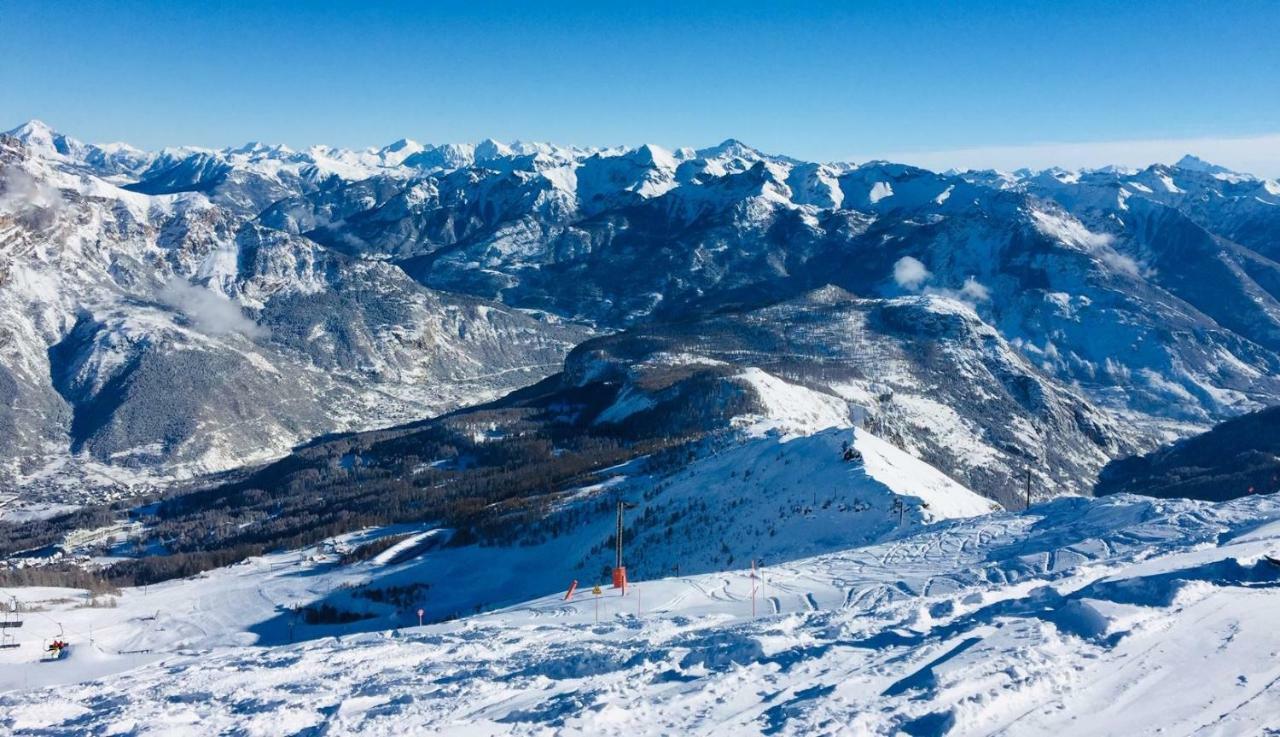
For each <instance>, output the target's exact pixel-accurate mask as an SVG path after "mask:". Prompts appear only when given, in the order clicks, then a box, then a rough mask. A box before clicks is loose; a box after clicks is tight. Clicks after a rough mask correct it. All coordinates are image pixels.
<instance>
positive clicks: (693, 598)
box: [0, 496, 1280, 735]
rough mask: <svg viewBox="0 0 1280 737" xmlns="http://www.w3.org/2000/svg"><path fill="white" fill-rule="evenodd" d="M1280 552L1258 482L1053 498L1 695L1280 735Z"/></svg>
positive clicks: (363, 720) (280, 711)
mask: <svg viewBox="0 0 1280 737" xmlns="http://www.w3.org/2000/svg"><path fill="white" fill-rule="evenodd" d="M1277 548H1280V501H1278V500H1276V499H1273V498H1271V497H1250V498H1245V499H1240V500H1236V501H1233V502H1229V503H1225V504H1221V505H1213V504H1208V503H1203V502H1188V501H1164V500H1151V499H1144V498H1138V497H1131V496H1120V497H1110V498H1106V499H1101V500H1086V499H1078V498H1072V499H1060V500H1057V501H1054V502H1051V503H1047V504H1044V505H1040V506H1037V507H1034V508H1033V509H1032V510H1030V511H1028V512H1026V513H1020V514H1011V513H1003V512H1002V513H995V514H990V515H984V516H979V517H972V518H966V519H957V520H946V521H942V522H940V523H936V524H933V525H928V526H920V527H916V528H914V529H913V530H911V531H904V534H901V535H898V536H895V537H892V538H890V539H887V540H885V541H883V542H879V543H876V544H873V545H869V546H865V547H859V548H855V549H851V550H847V551H843V552H838V553H832V554H827V555H820V556H815V557H811V558H804V559H798V560H793V561H790V562H787V563H780V564H777V565H770V566H766V567H764V568H763V569H762V570H761V576H760V578H758V579H753V578H752V577H751V572H750V569H749V568H743V569H739V570H731V571H725V572H713V573H706V574H700V575H693V576H680V577H669V578H663V579H658V580H651V581H642V582H639V583H638V585H636V586H634V587H632V588H631V589H630V590H629V591H628V592H627V594H626V595H625V596H623V595H621V594H620V592H618V591H616V590H611V589H606V590H605V592H604V595H602V596H601V597H599V598H598V599H597V598H596V597H595V596H593V595H592V594H591V593H590V590H589V589H588V590H585V591H580V592H579V593H578V594H577V595H576V596H575V598H574V600H573V601H565V600H564V598H563V595H562V594H552V595H548V596H543V597H539V598H535V599H531V600H529V601H526V602H523V603H520V604H517V605H514V606H511V607H507V608H504V609H501V610H498V611H494V612H490V613H486V614H483V615H479V616H474V617H470V618H465V619H462V620H458V621H455V622H450V623H445V624H439V625H428V626H426V627H422V628H417V627H411V628H401V629H394V630H387V631H381V632H365V633H358V634H351V635H342V636H338V637H330V638H322V639H317V640H310V641H307V642H303V643H299V644H294V645H280V646H273V647H259V646H246V645H242V644H237V643H235V642H234V641H231V640H224V641H223V643H222V644H218V645H210V646H203V647H198V648H191V649H187V650H179V651H176V652H168V653H165V654H164V655H163V656H161V657H159V658H158V659H157V660H156V662H151V663H147V664H142V665H139V666H138V667H134V668H132V669H130V670H127V671H126V672H123V673H120V674H118V675H116V676H113V677H112V678H110V679H102V680H98V681H92V682H88V683H82V684H79V685H75V686H71V685H63V686H60V687H57V688H47V689H41V688H35V687H32V688H27V689H22V688H19V689H18V690H13V691H9V692H8V693H5V694H3V695H0V728H2V729H3V730H4V731H6V732H9V733H13V734H16V735H22V734H48V733H61V732H80V733H95V734H120V733H130V734H139V735H149V734H215V733H224V732H229V733H236V734H294V733H308V734H310V733H327V734H404V733H431V734H452V735H487V734H512V735H517V734H518V735H526V734H528V735H532V734H584V735H613V734H617V735H651V734H652V735H658V734H726V733H732V734H740V735H754V734H761V735H769V734H806V735H808V734H831V735H837V734H851V735H862V734H872V735H893V734H907V735H941V734H951V735H970V734H973V735H978V734H983V735H986V734H1002V735H1041V734H1049V733H1058V734H1080V735H1139V734H1157V733H1158V734H1162V735H1242V734H1266V733H1268V730H1277V729H1280V709H1278V708H1277V705H1278V704H1280V656H1278V655H1280V630H1277V628H1276V627H1275V622H1276V621H1277V616H1280V588H1277V587H1280V566H1276V565H1275V564H1273V563H1270V562H1268V561H1267V560H1266V558H1265V557H1264V556H1265V555H1267V554H1271V553H1274V552H1275V551H1276V550H1277ZM219 573H220V574H221V573H222V572H219ZM218 580H220V579H218V578H217V577H216V576H214V577H211V578H210V581H218ZM174 585H175V586H181V585H183V584H182V583H177V584H174ZM208 585H209V584H206V587H208ZM219 585H221V584H219ZM753 586H754V587H755V589H756V593H755V596H754V597H753V596H752V589H753ZM227 594H228V595H230V596H232V598H236V599H239V597H240V595H243V592H240V594H239V595H236V594H233V593H232V592H230V591H228V592H227ZM753 598H754V602H755V609H756V614H755V616H753V615H752V603H753ZM597 606H598V607H599V610H598V615H597ZM597 616H598V618H599V621H598V622H597V621H596V620H597ZM82 662H83V661H81V660H79V653H76V654H75V656H73V658H72V659H71V660H69V661H67V662H65V663H61V664H56V665H41V666H32V667H31V669H34V668H43V669H46V670H57V669H65V670H66V671H68V672H72V673H74V672H75V669H76V668H79V667H82V665H81V663H82ZM90 662H91V661H90ZM9 670H10V669H6V672H8V671H9ZM93 675H94V674H92V673H87V674H86V677H93ZM33 685H34V684H33ZM12 687H13V686H12V685H11V686H9V688H12ZM308 730H314V731H310V732H309V731H308Z"/></svg>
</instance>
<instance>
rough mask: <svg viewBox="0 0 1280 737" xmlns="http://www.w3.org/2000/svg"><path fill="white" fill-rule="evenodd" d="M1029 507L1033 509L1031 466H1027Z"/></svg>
mask: <svg viewBox="0 0 1280 737" xmlns="http://www.w3.org/2000/svg"><path fill="white" fill-rule="evenodd" d="M1027 509H1031V466H1027Z"/></svg>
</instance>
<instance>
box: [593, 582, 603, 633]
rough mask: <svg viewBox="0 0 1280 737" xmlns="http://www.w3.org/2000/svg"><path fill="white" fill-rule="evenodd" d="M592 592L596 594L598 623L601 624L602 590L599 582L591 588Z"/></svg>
mask: <svg viewBox="0 0 1280 737" xmlns="http://www.w3.org/2000/svg"><path fill="white" fill-rule="evenodd" d="M591 593H592V594H595V600H596V624H600V593H601V591H600V586H599V584H597V585H596V587H595V588H593V589H591Z"/></svg>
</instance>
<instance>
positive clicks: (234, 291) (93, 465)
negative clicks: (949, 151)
mask: <svg viewBox="0 0 1280 737" xmlns="http://www.w3.org/2000/svg"><path fill="white" fill-rule="evenodd" d="M0 253H2V254H3V256H4V259H3V262H0V313H2V314H3V321H2V322H0V383H3V385H4V386H5V387H6V388H7V391H5V392H4V395H5V399H6V401H4V402H2V403H0V430H3V431H4V432H3V433H2V434H0V437H3V440H0V463H3V467H2V471H0V472H2V473H3V475H4V479H5V482H4V483H5V484H6V485H10V486H13V487H15V488H18V489H20V490H21V491H22V493H23V494H27V495H30V494H31V493H34V492H32V491H31V490H32V489H37V488H45V489H53V490H51V491H49V493H48V494H47V495H46V497H47V498H49V499H59V500H68V501H74V500H73V499H67V497H66V496H65V495H66V491H65V489H54V488H53V487H54V486H56V484H54V482H53V479H55V478H57V479H63V480H65V479H68V478H73V479H75V480H76V481H75V482H74V483H75V485H76V486H77V488H80V487H81V481H82V480H90V479H96V480H97V483H98V486H102V485H103V484H105V485H106V486H107V487H108V488H120V487H124V486H128V485H129V484H130V483H137V482H139V481H145V480H148V479H151V480H165V479H172V478H180V477H185V476H191V475H197V474H201V473H206V472H211V471H219V470H225V469H229V468H235V467H238V466H242V465H245V464H248V463H252V462H256V461H259V460H263V459H266V458H269V457H272V456H277V455H280V454H282V453H284V452H286V451H287V450H288V449H289V448H290V447H291V446H292V445H294V444H297V443H299V442H302V441H304V440H307V439H309V438H311V437H314V436H317V435H321V434H323V433H327V432H332V431H337V430H351V429H361V428H369V427H375V426H382V425H388V424H394V423H397V422H402V421H407V420H410V419H416V418H420V417H425V416H429V415H432V414H436V413H438V412H440V411H443V410H446V409H451V408H454V407H458V406H462V405H465V404H471V403H475V402H477V401H481V400H485V399H489V398H492V397H495V396H497V395H499V394H501V393H504V392H505V391H508V390H511V389H514V388H516V387H519V386H521V385H525V384H529V383H532V382H533V381H535V380H537V379H539V378H542V377H544V376H546V375H549V374H551V373H554V372H556V371H559V370H561V361H562V360H563V358H564V357H565V355H566V354H567V353H568V351H569V350H570V348H572V347H573V346H574V345H576V344H578V343H580V342H581V341H582V340H583V339H585V338H588V337H589V336H590V335H591V334H593V333H599V332H614V331H619V330H621V331H627V332H623V333H621V335H619V336H617V337H616V340H617V341H622V342H626V341H642V340H644V339H645V338H644V336H645V335H646V334H647V333H646V331H649V333H652V332H653V331H655V330H657V331H659V332H661V326H668V325H673V324H675V325H678V324H682V323H684V322H687V321H689V320H690V319H697V320H711V321H715V320H719V321H720V322H719V323H718V324H716V326H715V327H716V330H715V331H712V332H711V333H710V334H709V335H707V336H699V338H698V343H697V345H686V346H682V347H681V350H682V351H684V353H686V354H689V355H695V356H701V357H702V358H707V359H712V360H715V361H721V362H728V363H731V364H733V365H734V366H735V370H742V371H746V370H749V369H756V370H761V371H764V372H766V373H768V372H769V371H770V370H771V371H772V373H768V375H769V376H771V377H773V378H775V379H776V378H779V376H781V377H783V378H785V379H786V380H787V381H789V382H793V383H796V384H797V385H800V386H803V387H805V388H806V390H811V391H817V392H819V393H820V394H822V395H823V396H826V397H830V398H831V399H832V400H833V401H835V402H837V403H839V405H840V406H842V407H845V408H846V410H847V414H848V416H850V417H868V416H871V417H876V416H880V417H883V416H884V415H885V414H886V413H885V411H883V409H882V408H879V404H880V402H879V395H880V394H882V393H883V392H882V391H881V390H883V389H887V388H892V390H893V392H895V393H896V394H897V396H900V397H926V398H931V401H933V402H934V403H935V404H937V405H938V406H937V407H931V408H930V410H929V412H924V411H923V410H920V411H919V412H917V414H916V415H915V416H914V419H912V420H907V419H904V420H902V421H901V426H900V428H899V429H900V431H901V434H902V438H901V442H902V443H903V444H904V446H907V447H912V448H915V449H916V450H917V451H918V452H919V453H921V454H923V455H929V456H930V458H931V460H934V461H935V462H936V463H938V464H939V465H940V466H941V467H942V468H943V470H946V471H947V472H949V473H952V474H953V475H956V476H958V477H962V478H964V479H965V480H966V482H967V483H970V484H971V485H973V486H974V487H975V489H977V490H978V491H980V492H982V493H987V494H990V495H996V496H1000V495H1001V493H1002V492H1001V491H1000V490H1001V489H1002V488H1004V487H1006V486H1008V481H1009V480H1008V478H1007V476H1010V475H1012V474H1014V473H1016V472H1018V467H1019V466H1022V465H1025V464H1027V463H1028V462H1030V463H1031V464H1032V465H1035V466H1036V473H1037V474H1039V475H1040V476H1042V477H1043V479H1044V484H1043V486H1042V488H1046V489H1048V488H1052V489H1058V490H1087V489H1088V488H1089V487H1090V485H1091V483H1092V477H1093V475H1094V474H1096V472H1097V470H1098V469H1099V468H1101V466H1102V465H1103V464H1104V463H1105V462H1106V461H1107V460H1108V459H1110V458H1112V457H1115V456H1117V455H1123V454H1127V453H1131V452H1134V451H1136V450H1141V449H1144V448H1147V447H1152V446H1154V444H1155V443H1156V442H1157V441H1161V440H1167V439H1170V438H1172V437H1175V436H1178V435H1185V434H1188V433H1190V432H1192V431H1194V430H1198V429H1202V428H1204V427H1207V426H1208V425H1209V424H1211V423H1212V422H1214V421H1217V420H1220V419H1224V418H1227V417H1231V416H1234V415H1237V414H1240V413H1242V412H1245V411H1249V410H1253V409H1257V408H1260V407H1262V406H1266V405H1269V404H1273V403H1276V401H1277V399H1278V398H1280V380H1278V379H1277V378H1276V377H1277V375H1278V374H1280V264H1278V263H1277V259H1280V184H1278V183H1277V182H1275V181H1268V180H1261V179H1257V178H1255V177H1251V176H1247V175H1243V174H1238V173H1234V172H1229V171H1226V170H1223V169H1221V168H1219V167H1214V166H1212V165H1210V164H1206V163H1205V162H1202V161H1200V160H1198V159H1194V158H1192V157H1188V158H1185V159H1183V160H1182V161H1180V162H1178V163H1177V164H1174V165H1171V166H1166V165H1153V166H1151V167H1148V168H1146V169H1142V170H1138V171H1123V170H1115V169H1108V170H1095V171H1085V172H1065V171H1043V172H1014V173H1000V172H961V173H957V172H947V173H934V172H929V171H925V170H922V169H918V168H914V167H910V166H905V165H900V164H892V163H887V162H870V163H866V164H861V165H853V164H843V163H830V164H818V163H808V162H801V161H797V160H794V159H791V158H787V157H784V156H775V155H769V154H764V153H761V152H759V151H756V150H755V149H752V148H750V147H749V146H746V145H744V144H742V143H740V142H737V141H733V140H729V141H726V142H724V143H722V144H720V145H718V146H714V147H710V148H704V149H697V150H694V149H679V150H675V151H668V150H664V149H662V148H660V147H657V146H648V145H647V146H641V147H639V148H634V149H628V148H614V149H606V150H589V149H578V148H569V147H558V146H551V145H545V144H524V143H517V144H511V145H505V144H500V143H497V142H494V141H485V142H482V143H479V144H475V145H444V146H433V145H422V144H418V143H415V142H413V141H409V140H401V141H397V142H396V143H394V144H391V145H389V146H386V147H384V148H381V149H369V150H364V151H348V150H341V149H334V148H330V147H312V148H309V149H307V150H305V151H293V150H290V149H288V148H286V147H282V146H265V145H262V144H256V143H255V144H248V145H245V146H242V147H239V148H233V149H230V148H229V149H222V150H208V149H196V148H180V149H166V150H162V151H158V152H144V151H140V150H138V149H134V148H131V147H129V146H126V145H123V144H109V145H93V144H85V143H81V142H79V141H76V140H74V139H72V138H70V137H68V136H65V135H62V134H60V133H57V132H55V131H53V130H51V129H50V128H49V127H48V126H45V125H43V124H41V123H38V122H34V121H33V122H31V123H28V124H26V125H24V126H21V127H19V128H17V129H14V130H13V131H10V132H9V133H8V134H6V135H5V136H4V137H0ZM828 285H831V286H833V287H835V288H837V292H834V293H827V292H824V291H823V290H824V289H825V288H826V287H827V286H828ZM823 294H827V295H828V297H829V296H830V294H839V295H843V296H840V297H838V298H827V299H825V301H824V299H823V298H820V297H819V298H815V296H814V295H823ZM795 300H801V301H804V300H808V301H809V303H808V306H807V307H805V308H804V309H802V310H800V312H799V313H795V312H790V311H788V308H785V307H778V308H773V309H775V312H774V313H770V312H768V310H769V309H770V308H769V307H768V306H769V305H777V304H784V303H792V302H793V301H795ZM851 300H852V301H851ZM857 300H866V301H865V302H857ZM761 310H764V312H761ZM703 316H705V317H703ZM760 320H772V321H774V322H773V323H772V326H773V328H774V329H775V333H777V334H776V335H775V336H773V338H772V339H773V340H774V341H776V342H777V345H775V346H773V348H771V350H773V349H779V350H785V349H787V348H788V344H789V343H790V342H792V341H793V336H800V335H802V334H801V333H797V332H793V331H792V328H793V325H794V323H793V322H792V321H798V320H804V321H805V324H806V325H807V326H811V327H813V329H814V332H815V334H820V335H823V336H827V337H826V338H824V339H823V340H826V339H827V338H830V337H832V336H836V337H839V336H848V337H850V338H851V339H853V340H852V342H851V343H849V344H848V345H847V346H845V347H843V348H840V349H839V350H836V352H838V353H841V354H842V357H843V358H842V360H844V361H845V364H844V368H842V369H841V371H856V373H857V375H856V376H854V375H852V374H848V375H845V376H843V377H842V381H843V382H844V383H843V384H841V383H840V382H837V381H835V380H833V379H825V380H824V379H823V378H822V374H823V370H824V369H822V366H821V364H822V363H823V360H824V355H825V352H827V351H830V350H835V349H833V348H832V347H831V346H829V345H827V344H826V343H824V342H822V341H818V342H812V341H811V342H809V343H806V342H805V340H803V338H802V337H801V338H795V343H796V344H797V345H800V346H801V347H802V350H798V351H796V354H797V355H796V359H797V362H798V363H799V364H806V365H807V368H805V369H804V370H797V371H795V372H793V374H794V375H791V374H788V371H790V370H791V369H790V367H788V366H785V365H776V364H777V363H778V361H777V357H778V356H779V355H781V354H779V353H776V352H775V353H772V354H771V355H772V356H773V358H772V359H766V358H759V359H757V358H753V357H752V356H751V355H750V354H749V353H738V354H736V355H735V356H732V357H727V356H726V355H725V354H726V351H728V350H729V349H728V348H726V346H728V345H734V344H740V343H743V342H746V341H744V339H743V333H742V331H744V330H749V326H750V325H751V323H752V322H753V321H760ZM868 321H870V323H868ZM867 324H870V325H871V327H872V330H871V332H870V333H867V332H866V330H865V328H864V327H860V326H865V325H867ZM705 326H706V325H705V324H704V327H705ZM860 331H861V332H860ZM870 334H874V335H876V336H879V337H877V338H876V339H875V340H870V339H866V340H864V339H863V338H858V337H857V336H860V335H870ZM609 340H615V338H610V339H609ZM868 340H869V341H870V344H873V348H874V350H873V351H872V352H869V353H859V351H860V350H862V349H863V348H865V347H866V345H867V344H868V343H867V341H868ZM860 341H862V342H860ZM890 345H893V346H898V347H897V348H894V349H893V351H889V349H888V348H886V346H890ZM686 349H687V350H686ZM877 351H878V352H877ZM886 351H889V352H887V353H886ZM894 351H896V352H894ZM868 356H874V357H879V356H886V358H884V360H883V361H881V360H879V358H871V359H868V358H867V357H868ZM855 359H856V360H855ZM904 361H905V362H906V363H905V364H904ZM763 363H773V364H775V365H773V366H772V369H767V368H763V367H762V365H761V364H763ZM852 364H856V368H854V369H849V368H848V365H852ZM903 365H909V369H906V370H904V369H902V366H903ZM997 365H999V366H1003V367H1005V368H1003V369H1000V370H999V371H1003V372H1004V373H1003V374H1000V375H1001V377H1002V378H1001V379H999V380H997V381H996V382H995V383H994V384H992V383H991V377H992V374H991V373H990V371H991V370H992V367H993V366H997ZM574 366H575V365H574V364H572V363H571V365H569V366H568V367H566V370H567V371H572V370H574ZM957 366H983V367H984V369H983V371H979V372H971V373H965V372H963V371H958V370H957V369H956V367H957ZM997 373H999V372H997ZM766 381H767V380H766ZM824 382H825V383H824ZM837 384H839V386H836V385H837ZM940 386H946V387H951V388H949V389H946V390H942V391H940V390H939V387H940ZM848 387H854V388H853V389H850V388H848ZM757 393H759V392H757ZM987 394H989V395H990V397H988V399H990V400H992V401H987V402H984V401H983V398H984V396H985V395H987ZM961 396H963V397H966V398H967V399H965V401H964V402H960V401H959V400H958V399H956V398H957V397H961ZM910 401H912V402H915V405H914V406H915V408H916V409H919V408H920V407H922V406H924V405H923V404H921V402H920V401H919V400H918V399H912V400H910ZM904 406H905V405H904ZM993 407H1007V408H1010V411H1014V410H1013V408H1015V407H1016V408H1017V409H1016V411H1014V415H1013V416H1016V417H1017V418H1018V419H1017V420H1011V416H1010V415H1009V414H1007V413H1005V412H1002V411H992V408H993ZM878 409H879V411H877V410H878ZM619 411H621V410H619ZM938 417H945V418H947V423H943V425H942V426H939V425H937V422H936V418H938ZM947 428H953V429H954V428H960V430H956V432H959V433H960V435H962V436H963V437H964V438H966V442H967V443H969V445H967V446H965V445H961V446H955V445H953V444H950V442H949V441H948V440H946V439H945V438H946V437H947V433H948V432H950V430H948V429H947ZM952 439H954V438H952ZM1062 443H1066V444H1065V445H1062ZM1057 447H1063V448H1072V449H1075V450H1080V449H1083V448H1086V447H1087V448H1088V450H1087V452H1085V453H1083V454H1081V453H1071V454H1067V453H1062V454H1060V455H1061V456H1063V457H1066V456H1068V455H1070V457H1071V458H1072V459H1073V467H1072V468H1069V469H1068V468H1066V467H1063V466H1061V465H1055V462H1054V461H1052V459H1051V456H1052V455H1053V453H1050V452H1046V451H1044V450H1043V449H1044V448H1057ZM975 448H977V449H979V450H974V449H975ZM982 448H985V449H988V450H981V449H982ZM971 452H977V453H980V454H988V455H989V457H990V458H993V459H998V462H997V463H993V464H988V463H985V462H984V463H980V464H978V465H980V466H982V467H983V468H984V469H985V470H984V471H983V472H982V473H978V474H977V475H971V474H968V472H966V471H965V465H964V464H965V462H964V459H963V456H964V455H965V454H966V453H971ZM988 455H982V456H981V457H982V458H986V457H988ZM1046 459H1049V460H1047V461H1046ZM969 460H970V461H973V457H970V458H969ZM983 474H986V475H987V476H988V478H987V479H986V480H985V481H984V480H983V479H982V478H981V477H982V476H983ZM996 477H1000V478H1002V479H1003V480H1002V481H999V482H997V481H996V480H995V478H996ZM1050 478H1055V479H1057V481H1056V482H1055V483H1054V484H1050V483H1049V479H1050ZM984 484H986V486H984ZM84 488H93V487H84ZM1006 491H1007V490H1006ZM93 493H99V492H93Z"/></svg>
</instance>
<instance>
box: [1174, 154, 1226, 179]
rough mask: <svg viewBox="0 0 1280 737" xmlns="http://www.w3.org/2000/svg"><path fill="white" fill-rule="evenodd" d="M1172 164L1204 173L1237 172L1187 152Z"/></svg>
mask: <svg viewBox="0 0 1280 737" xmlns="http://www.w3.org/2000/svg"><path fill="white" fill-rule="evenodd" d="M1174 166H1175V167H1177V168H1179V169H1186V170H1187V171H1198V172H1204V173H1205V174H1237V173H1238V172H1235V171H1232V170H1231V169H1228V168H1226V167H1225V166H1218V165H1217V164H1211V163H1209V162H1208V161H1205V160H1204V159H1202V158H1200V157H1199V156H1196V155H1194V154H1187V155H1185V156H1183V157H1182V158H1181V159H1178V163H1176V164H1174Z"/></svg>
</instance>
